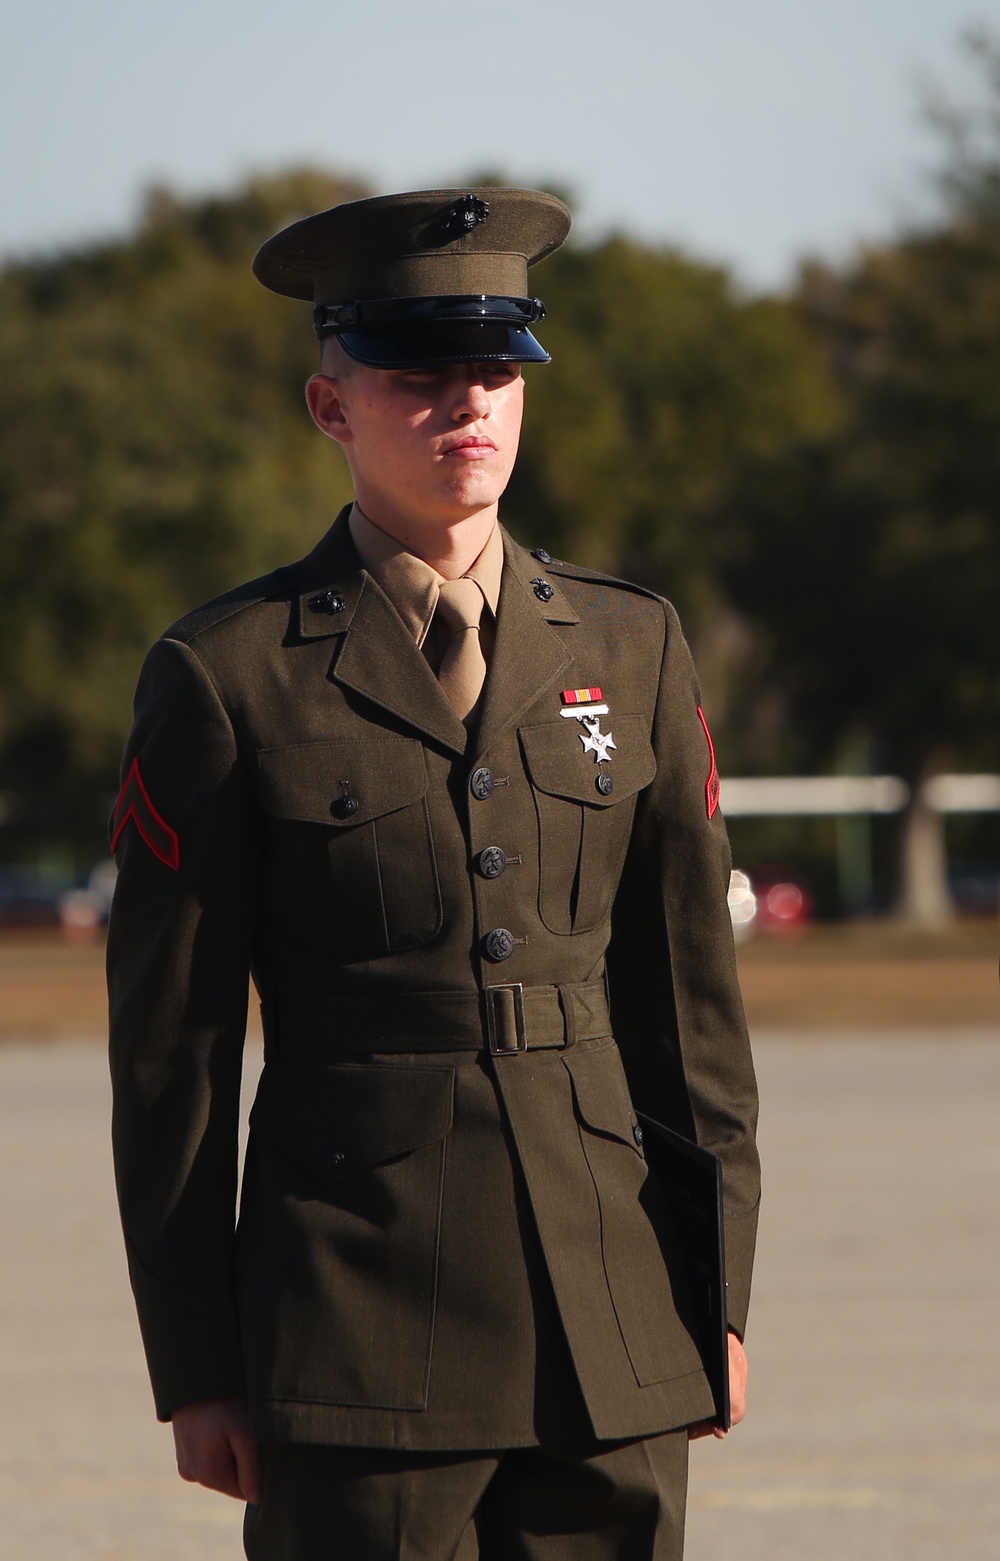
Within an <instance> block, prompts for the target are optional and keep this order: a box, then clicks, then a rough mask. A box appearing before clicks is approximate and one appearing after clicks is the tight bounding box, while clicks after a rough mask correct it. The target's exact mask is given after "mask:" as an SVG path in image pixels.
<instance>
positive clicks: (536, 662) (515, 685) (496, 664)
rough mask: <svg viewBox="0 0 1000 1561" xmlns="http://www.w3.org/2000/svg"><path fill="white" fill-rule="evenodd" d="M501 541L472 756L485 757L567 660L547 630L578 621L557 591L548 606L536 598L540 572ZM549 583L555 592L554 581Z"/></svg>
mask: <svg viewBox="0 0 1000 1561" xmlns="http://www.w3.org/2000/svg"><path fill="white" fill-rule="evenodd" d="M503 540H504V572H503V584H502V586H501V588H500V604H499V610H498V612H497V637H496V644H495V646H494V650H493V657H492V660H491V663H490V670H489V675H488V677H487V679H486V690H485V700H484V704H483V714H482V720H481V721H480V723H479V731H478V734H477V736H476V738H475V742H474V748H475V751H476V753H477V754H479V753H485V752H486V751H487V750H488V749H489V748H490V747H491V746H492V745H493V743H495V742H496V740H497V738H498V737H500V736H501V735H502V733H504V732H505V731H507V730H508V729H509V728H510V727H511V726H514V725H516V724H517V722H518V721H519V720H520V718H521V716H522V715H523V714H524V712H525V711H526V710H529V709H530V708H531V706H532V705H533V704H534V703H535V702H536V701H537V700H538V699H539V698H540V697H541V695H542V694H544V693H545V691H546V689H548V688H551V686H552V684H553V683H555V682H556V681H557V679H558V678H559V674H560V673H561V672H562V671H563V669H564V668H565V667H567V666H568V665H569V663H570V661H571V660H572V654H571V652H570V651H569V650H568V649H567V648H566V645H565V644H564V643H563V641H562V639H561V638H560V636H559V635H558V634H556V633H555V631H554V630H553V629H552V628H551V627H550V625H551V624H574V623H579V621H580V620H579V616H578V615H577V614H576V613H575V612H574V611H573V609H572V607H570V605H569V603H568V602H567V601H566V598H565V597H564V596H563V595H562V593H561V592H560V591H559V590H558V589H557V588H554V594H553V596H552V597H551V599H550V600H549V601H547V602H545V601H542V600H540V599H539V597H537V596H536V594H535V590H534V586H533V584H532V579H533V577H535V576H539V577H541V576H542V575H543V571H542V570H541V569H540V567H539V565H538V564H536V563H535V561H534V560H533V559H532V558H531V557H530V555H529V554H528V553H526V552H525V551H524V549H523V548H521V547H518V545H517V543H516V542H514V541H513V540H512V539H511V538H510V537H509V536H508V535H507V533H506V532H504V539H503ZM549 583H550V584H552V585H553V587H555V582H554V581H550V582H549Z"/></svg>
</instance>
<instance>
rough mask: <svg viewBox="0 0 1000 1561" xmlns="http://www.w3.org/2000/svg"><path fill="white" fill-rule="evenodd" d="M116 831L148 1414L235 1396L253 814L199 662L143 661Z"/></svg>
mask: <svg viewBox="0 0 1000 1561" xmlns="http://www.w3.org/2000/svg"><path fill="white" fill-rule="evenodd" d="M122 775H123V790H122V793H121V795H120V797H119V802H118V806H117V807H116V810H115V815H114V819H113V823H112V828H113V838H114V841H115V846H116V854H117V859H118V867H119V876H118V883H117V886H116V889H115V896H114V904H113V907H112V914H111V924H110V927H109V933H108V988H109V996H110V1018H111V1075H112V1084H113V1091H114V1109H113V1119H112V1137H113V1144H114V1157H115V1176H116V1182H117V1188H118V1197H119V1205H120V1208H121V1215H122V1223H123V1226H124V1232H125V1241H126V1248H127V1252H128V1262H129V1272H130V1277H131V1281H132V1288H133V1291H134V1294H135V1299H136V1305H137V1308H138V1313H139V1322H140V1327H141V1330H142V1336H143V1343H144V1346H145V1350H146V1358H147V1361H148V1364H149V1371H150V1376H151V1378H152V1383H153V1393H154V1397H155V1400H156V1409H157V1414H158V1415H159V1417H160V1418H161V1419H169V1418H170V1415H171V1413H172V1411H173V1410H174V1409H176V1408H179V1407H180V1406H181V1405H183V1404H188V1403H194V1402H196V1401H198V1400H200V1399H205V1398H212V1397H216V1396H222V1395H225V1394H229V1393H236V1392H241V1391H242V1390H243V1367H242V1359H241V1349H240V1340H239V1329H238V1325H237V1316H236V1303H235V1287H234V1278H233V1255H234V1225H235V1210H236V1189H237V1177H238V1124H239V1094H240V1079H241V1070H242V1053H243V1041H244V1035H245V1030H246V1015H247V992H248V984H249V969H250V958H251V945H252V938H253V908H254V901H255V893H254V886H255V883H256V875H257V863H258V857H259V828H258V815H257V810H256V806H255V803H254V798H253V794H252V789H251V785H250V781H249V777H248V775H247V771H246V766H245V765H244V763H243V761H242V760H241V758H240V755H239V753H238V751H237V744H236V740H235V737H234V733H233V728H232V725H231V722H230V720H229V717H228V716H227V713H226V711H225V709H224V708H223V704H222V702H221V700H220V698H219V695H218V693H217V691H216V689H215V687H214V685H213V683H212V681H211V679H210V678H209V676H208V674H207V673H206V671H205V669H204V667H203V666H202V663H201V661H200V660H199V658H198V656H197V655H196V654H195V652H194V651H193V650H192V649H191V648H190V647H189V646H187V645H185V644H182V643H180V642H179V641H177V640H170V639H165V640H161V641H159V642H158V644H156V645H155V646H154V647H153V649H152V651H151V652H150V654H149V656H148V658H147V660H146V663H145V666H144V667H143V671H142V675H141V677H140V680H139V686H138V690H137V693H136V700H135V723H134V725H133V728H132V732H131V735H130V737H129V740H128V745H127V747H126V751H125V759H124V763H123V767H122Z"/></svg>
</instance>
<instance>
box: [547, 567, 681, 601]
mask: <svg viewBox="0 0 1000 1561" xmlns="http://www.w3.org/2000/svg"><path fill="white" fill-rule="evenodd" d="M546 569H547V570H548V571H549V573H550V574H554V575H563V576H565V578H566V579H567V580H587V581H593V583H594V584H595V585H613V586H614V587H615V588H616V590H619V591H631V592H632V593H633V595H635V596H646V597H648V598H649V600H650V601H653V602H662V601H663V597H662V596H661V595H660V593H659V592H658V591H650V590H648V589H647V587H646V586H644V585H636V583H635V581H634V580H619V579H618V577H617V575H608V574H603V573H602V572H601V571H600V570H599V569H584V568H583V566H582V565H581V564H567V563H565V562H564V560H563V559H561V558H554V559H553V560H552V562H551V563H550V564H547V565H546Z"/></svg>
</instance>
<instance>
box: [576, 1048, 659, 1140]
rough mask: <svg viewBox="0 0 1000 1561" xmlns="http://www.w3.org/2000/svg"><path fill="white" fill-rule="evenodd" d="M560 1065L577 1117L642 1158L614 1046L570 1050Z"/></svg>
mask: <svg viewBox="0 0 1000 1561" xmlns="http://www.w3.org/2000/svg"><path fill="white" fill-rule="evenodd" d="M563 1062H564V1064H565V1066H566V1068H567V1069H568V1071H569V1075H570V1078H571V1079H572V1080H573V1097H574V1099H575V1101H576V1110H577V1115H578V1116H579V1118H580V1120H581V1122H582V1123H583V1124H584V1126H585V1127H589V1128H590V1129H591V1131H592V1132H595V1133H604V1134H605V1135H606V1136H607V1137H609V1138H617V1139H620V1140H621V1142H622V1143H623V1144H628V1146H629V1148H630V1149H632V1150H634V1151H635V1153H636V1154H637V1155H638V1156H639V1157H640V1159H641V1158H642V1149H641V1147H640V1143H641V1140H639V1141H637V1140H636V1136H635V1130H636V1127H637V1125H638V1124H637V1119H636V1115H635V1111H634V1110H633V1108H632V1101H631V1099H630V1098H629V1093H628V1085H627V1083H626V1081H625V1072H624V1069H623V1068H622V1063H621V1056H620V1054H619V1051H618V1048H617V1046H614V1045H611V1046H600V1047H595V1048H590V1047H583V1046H580V1047H573V1048H572V1049H571V1050H570V1051H568V1052H566V1054H565V1055H564V1057H563Z"/></svg>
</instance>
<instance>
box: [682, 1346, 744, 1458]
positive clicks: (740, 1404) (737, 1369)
mask: <svg viewBox="0 0 1000 1561" xmlns="http://www.w3.org/2000/svg"><path fill="white" fill-rule="evenodd" d="M749 1370H750V1367H749V1365H748V1364H747V1352H746V1350H745V1349H744V1348H743V1345H742V1344H741V1343H740V1341H739V1339H738V1338H737V1337H736V1335H735V1333H732V1332H731V1333H730V1335H729V1413H730V1416H731V1418H732V1422H733V1425H739V1423H740V1421H741V1420H742V1419H743V1416H744V1415H745V1414H746V1412H747V1374H748V1373H749ZM709 1433H711V1434H712V1436H717V1437H718V1438H719V1440H720V1441H722V1440H723V1438H724V1437H727V1436H728V1435H729V1432H728V1431H721V1430H720V1429H719V1427H718V1426H717V1425H713V1424H712V1422H711V1420H699V1421H698V1423H697V1424H696V1425H693V1426H688V1438H689V1440H690V1441H692V1442H696V1441H697V1440H698V1438H699V1437H700V1436H708V1435H709Z"/></svg>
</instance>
